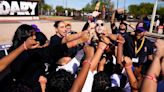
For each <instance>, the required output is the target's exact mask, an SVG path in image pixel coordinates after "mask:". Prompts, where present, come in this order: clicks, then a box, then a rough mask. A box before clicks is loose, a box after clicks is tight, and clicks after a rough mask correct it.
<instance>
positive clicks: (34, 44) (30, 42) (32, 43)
mask: <svg viewBox="0 0 164 92" xmlns="http://www.w3.org/2000/svg"><path fill="white" fill-rule="evenodd" d="M23 45H24V48H25V49H26V50H27V49H35V48H37V47H39V46H40V44H39V42H37V41H35V40H34V39H33V38H32V37H29V38H27V40H26V41H25V42H24V44H23Z"/></svg>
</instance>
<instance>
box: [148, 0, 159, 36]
mask: <svg viewBox="0 0 164 92" xmlns="http://www.w3.org/2000/svg"><path fill="white" fill-rule="evenodd" d="M157 6H158V0H156V1H155V4H154V8H153V13H152V19H151V26H150V29H149V32H151V33H152V32H153V25H154V20H155V15H156V11H157Z"/></svg>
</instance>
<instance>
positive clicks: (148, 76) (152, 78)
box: [145, 75, 157, 82]
mask: <svg viewBox="0 0 164 92" xmlns="http://www.w3.org/2000/svg"><path fill="white" fill-rule="evenodd" d="M145 78H146V79H149V80H152V81H154V82H157V79H156V78H155V76H153V75H146V76H145Z"/></svg>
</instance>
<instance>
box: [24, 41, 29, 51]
mask: <svg viewBox="0 0 164 92" xmlns="http://www.w3.org/2000/svg"><path fill="white" fill-rule="evenodd" d="M23 47H24V49H25V50H28V49H27V46H26V42H24V43H23Z"/></svg>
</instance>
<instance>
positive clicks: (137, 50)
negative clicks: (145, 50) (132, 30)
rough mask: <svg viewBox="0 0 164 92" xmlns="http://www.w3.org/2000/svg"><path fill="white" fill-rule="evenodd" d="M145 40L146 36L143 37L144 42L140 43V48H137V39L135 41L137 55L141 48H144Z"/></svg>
mask: <svg viewBox="0 0 164 92" xmlns="http://www.w3.org/2000/svg"><path fill="white" fill-rule="evenodd" d="M144 42H145V37H143V39H142V42H141V45H140V46H139V48H138V49H137V41H135V54H136V55H137V54H138V52H140V50H141V49H142V47H143V44H144Z"/></svg>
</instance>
